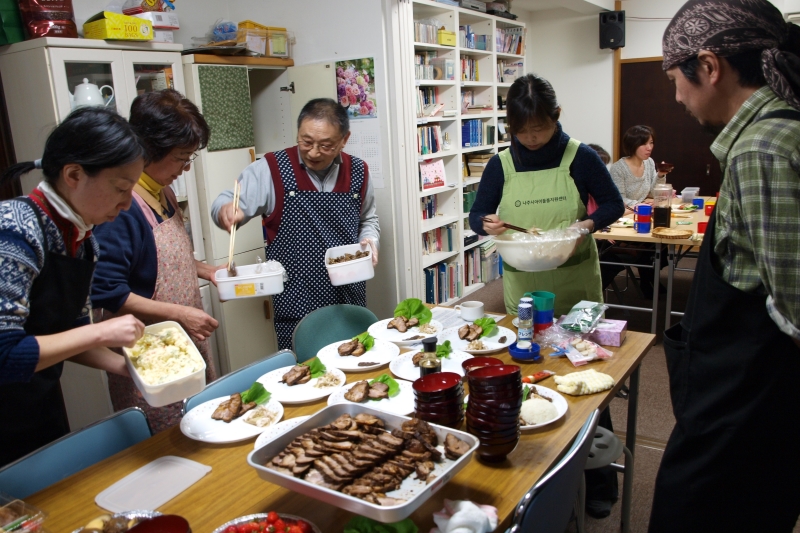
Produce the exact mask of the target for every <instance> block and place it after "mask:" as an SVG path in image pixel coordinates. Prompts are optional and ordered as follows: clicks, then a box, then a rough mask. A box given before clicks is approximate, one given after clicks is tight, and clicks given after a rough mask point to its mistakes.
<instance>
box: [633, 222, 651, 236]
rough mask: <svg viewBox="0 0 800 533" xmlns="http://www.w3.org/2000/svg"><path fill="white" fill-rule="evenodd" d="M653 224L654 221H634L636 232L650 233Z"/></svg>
mask: <svg viewBox="0 0 800 533" xmlns="http://www.w3.org/2000/svg"><path fill="white" fill-rule="evenodd" d="M651 224H652V222H634V223H633V229H635V230H636V233H650V227H651Z"/></svg>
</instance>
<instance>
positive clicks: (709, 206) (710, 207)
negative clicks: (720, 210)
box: [704, 204, 717, 217]
mask: <svg viewBox="0 0 800 533" xmlns="http://www.w3.org/2000/svg"><path fill="white" fill-rule="evenodd" d="M716 205H717V204H706V205H705V207H704V209H705V210H706V216H707V217H710V216H711V213H712V212H713V211H714V207H715V206H716Z"/></svg>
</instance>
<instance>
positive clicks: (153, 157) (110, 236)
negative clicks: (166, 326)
mask: <svg viewBox="0 0 800 533" xmlns="http://www.w3.org/2000/svg"><path fill="white" fill-rule="evenodd" d="M129 121H130V125H131V127H132V128H133V129H134V131H136V133H137V134H138V135H139V137H141V139H142V143H143V144H144V146H145V149H146V151H147V163H146V164H145V167H144V172H143V173H142V175H141V176H140V177H139V182H138V183H137V184H136V186H135V187H134V191H133V204H132V205H131V208H130V209H129V210H128V211H126V212H123V213H122V214H121V215H120V216H119V217H118V218H117V219H116V220H115V221H114V222H110V223H108V224H103V225H102V226H100V227H99V228H98V229H97V230H96V232H95V235H96V237H97V241H98V243H99V244H100V261H99V262H98V265H97V273H96V274H95V277H94V282H93V284H92V303H93V305H94V307H95V309H100V310H102V312H103V314H104V316H113V315H117V314H125V313H131V314H133V315H134V316H135V317H137V318H139V319H140V320H142V321H143V322H145V323H147V324H152V323H155V322H163V321H165V320H174V321H176V322H178V323H179V324H181V326H183V328H184V329H185V330H186V332H187V333H189V335H191V337H192V339H193V340H194V343H195V345H196V346H197V348H198V350H199V351H200V353H201V354H202V355H203V359H205V361H206V382H211V381H213V380H214V379H215V378H216V371H215V369H214V363H213V360H212V358H211V352H210V350H209V346H208V340H207V339H208V337H209V336H210V335H211V333H212V332H213V331H214V330H215V329H217V326H218V325H219V324H218V322H217V321H216V320H215V319H214V317H212V316H210V315H208V314H206V313H205V312H204V311H203V306H202V303H201V301H200V289H199V287H198V284H197V278H198V277H199V278H203V279H207V280H209V281H210V282H212V283H213V282H214V272H215V271H216V270H217V268H216V267H212V266H209V265H207V264H206V263H202V262H200V261H196V260H195V259H194V255H193V252H192V242H191V239H190V238H189V234H188V233H187V232H186V228H185V226H184V224H183V215H182V213H181V209H180V207H179V206H178V202H177V200H176V198H175V193H173V192H172V189H171V188H170V187H169V185H170V184H171V183H172V182H174V181H175V180H176V179H177V178H178V176H180V175H181V174H182V173H183V172H184V171H185V170H187V169H188V168H189V166H190V165H191V164H192V162H193V161H194V159H195V157H197V156H196V154H195V152H196V151H197V150H200V149H202V148H204V147H205V146H206V144H207V143H208V136H209V128H208V124H206V121H205V119H204V118H203V115H201V114H200V111H199V110H198V109H197V107H196V106H195V105H194V104H193V103H192V102H190V101H189V100H187V99H186V98H184V97H183V96H182V95H181V94H180V93H179V92H177V91H174V90H171V89H166V90H163V91H157V92H151V93H146V94H143V95H141V96H138V97H137V98H136V99H135V100H134V101H133V104H132V105H131V116H130V120H129ZM108 388H109V391H110V392H111V401H112V403H113V404H114V409H116V410H120V409H124V408H126V407H131V406H137V407H141V408H142V409H144V410H145V412H147V416H148V417H149V419H150V425H151V426H152V427H153V431H162V430H165V429H167V428H169V427H171V426H173V425H176V424H178V423H179V422H180V416H181V414H180V411H181V406H180V403H175V404H172V405H168V406H166V407H160V408H153V407H150V406H149V405H148V404H147V403H146V402H145V401H144V399H143V398H142V397H141V394H140V393H139V391H138V390H137V389H136V387H135V386H134V385H133V382H132V381H131V380H130V379H127V380H126V379H118V378H117V377H116V376H109V377H108Z"/></svg>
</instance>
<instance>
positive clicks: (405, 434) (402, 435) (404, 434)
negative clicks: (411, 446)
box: [392, 429, 414, 440]
mask: <svg viewBox="0 0 800 533" xmlns="http://www.w3.org/2000/svg"><path fill="white" fill-rule="evenodd" d="M392 435H394V436H395V437H397V438H398V439H403V440H408V439H413V438H414V433H412V432H409V431H403V430H402V429H393V430H392Z"/></svg>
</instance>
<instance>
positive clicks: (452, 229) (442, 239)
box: [422, 222, 458, 255]
mask: <svg viewBox="0 0 800 533" xmlns="http://www.w3.org/2000/svg"><path fill="white" fill-rule="evenodd" d="M457 238H458V228H456V223H455V222H453V223H452V224H448V225H447V226H442V227H441V228H436V229H432V230H430V231H426V232H425V233H423V234H422V255H430V254H435V253H439V252H452V251H453V250H454V249H455V245H456V239H457Z"/></svg>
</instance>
